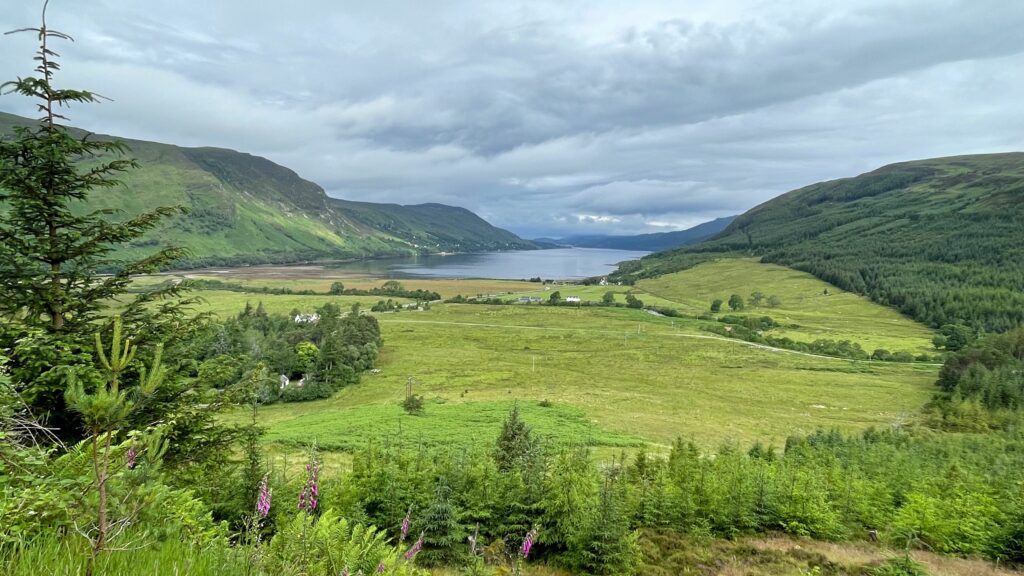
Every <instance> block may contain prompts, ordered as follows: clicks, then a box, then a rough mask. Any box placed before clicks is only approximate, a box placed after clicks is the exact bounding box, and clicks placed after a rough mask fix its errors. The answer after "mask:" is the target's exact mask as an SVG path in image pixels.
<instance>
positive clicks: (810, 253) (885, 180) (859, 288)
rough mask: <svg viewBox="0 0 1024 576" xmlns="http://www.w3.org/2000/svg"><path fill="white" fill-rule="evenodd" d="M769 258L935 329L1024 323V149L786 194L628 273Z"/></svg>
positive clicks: (890, 170) (914, 165)
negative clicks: (723, 259) (724, 258)
mask: <svg viewBox="0 0 1024 576" xmlns="http://www.w3.org/2000/svg"><path fill="white" fill-rule="evenodd" d="M723 254H733V255H750V256H760V257H762V260H763V261H764V262H769V263H776V264H782V265H785V266H789V267H791V268H796V269H798V270H803V271H806V272H810V273H811V274H813V275H815V276H817V277H818V278H821V279H822V280H825V281H826V282H829V283H831V284H834V285H836V286H839V287H840V288H843V289H845V290H849V291H851V292H856V293H859V294H863V295H866V296H868V297H870V298H871V299H872V300H874V301H876V302H879V303H881V304H885V305H888V306H892V307H894V308H896V309H898V310H899V311H901V312H903V313H905V314H907V315H909V316H911V317H913V318H915V319H917V320H920V321H922V322H925V323H927V324H930V325H932V326H940V325H943V324H948V323H964V324H968V325H970V326H973V327H975V328H978V329H984V330H993V331H1003V330H1006V329H1008V328H1011V327H1013V326H1016V325H1019V324H1021V323H1024V153H1011V154H989V155H977V156H956V157H949V158H937V159H931V160H921V161H916V162H905V163H900V164H893V165H890V166H886V167H883V168H880V169H878V170H875V171H873V172H869V173H867V174H862V175H860V176H857V177H855V178H845V179H841V180H834V181H829V182H822V183H818V184H813V185H811V186H807V187H805V188H801V189H799V190H794V191H792V192H789V193H786V194H783V195H782V196H779V197H777V198H775V199H772V200H770V201H768V202H766V203H764V204H761V205H760V206H757V207H755V208H753V209H752V210H750V211H748V212H747V213H745V214H743V215H742V216H740V217H738V218H737V219H736V220H735V221H734V222H733V223H732V224H731V225H729V227H728V228H726V229H725V230H724V231H723V232H722V233H721V234H719V235H718V236H716V237H714V238H713V239H711V240H708V241H705V242H702V243H700V244H697V245H694V246H688V247H685V248H681V249H676V250H672V251H668V252H660V253H656V254H651V255H649V256H647V257H645V258H643V259H642V260H641V261H639V262H638V263H636V264H628V265H626V266H624V267H623V268H620V271H619V273H618V276H619V277H620V278H625V279H627V280H628V279H631V278H632V279H638V278H651V277H657V276H661V275H663V274H667V273H671V272H676V271H679V270H682V269H685V268H689V267H690V266H693V265H694V264H696V263H698V262H702V261H704V260H707V259H709V258H713V257H717V256H721V255H723Z"/></svg>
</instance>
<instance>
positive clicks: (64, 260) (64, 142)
mask: <svg viewBox="0 0 1024 576" xmlns="http://www.w3.org/2000/svg"><path fill="white" fill-rule="evenodd" d="M14 32H31V33H33V34H35V35H36V36H37V37H38V39H39V48H38V50H37V51H36V56H35V61H36V63H37V65H36V68H35V75H34V76H29V77H25V78H18V79H17V80H14V81H11V82H6V83H4V84H2V85H0V92H2V93H4V94H15V95H19V96H23V97H27V98H33V99H35V100H36V106H37V109H38V111H39V114H40V117H39V118H38V121H37V122H34V123H31V124H30V125H27V126H19V127H16V128H15V129H14V133H13V135H11V136H10V137H6V138H0V204H3V205H4V207H5V209H4V210H3V211H0V318H2V319H3V320H4V322H3V323H2V324H3V326H2V329H0V347H2V348H6V349H11V350H13V353H12V354H11V363H10V369H11V372H12V374H13V375H14V376H15V379H16V380H17V381H18V382H20V383H21V384H22V385H23V386H24V387H25V388H26V389H24V390H23V396H24V397H25V398H26V400H27V401H28V403H29V404H30V407H31V408H32V409H33V410H34V411H35V413H36V414H38V415H42V416H48V417H49V424H50V425H51V426H55V427H60V428H62V433H63V435H67V434H68V432H69V431H70V429H72V428H74V427H75V426H76V425H77V424H78V422H74V421H73V419H69V418H68V415H69V412H68V411H67V410H65V409H64V404H63V398H62V397H63V391H64V386H65V383H64V380H63V378H62V377H56V376H54V375H53V374H52V370H51V368H53V367H54V366H59V365H62V364H63V365H67V364H76V363H78V364H80V363H91V362H92V359H91V354H90V352H91V350H90V349H91V338H92V334H93V332H94V331H95V329H96V327H97V326H96V325H97V324H98V323H99V319H100V318H101V316H102V311H103V307H104V306H106V305H107V303H109V302H110V301H111V300H113V299H115V298H118V297H121V300H122V301H123V302H125V305H126V308H125V309H123V310H122V312H121V315H122V317H123V319H124V323H125V327H126V329H127V330H128V331H130V332H135V333H140V334H145V335H146V337H147V338H149V339H150V341H151V343H155V342H158V341H161V340H165V339H167V336H168V335H167V333H166V332H167V331H168V330H170V329H171V328H168V327H166V326H160V322H161V321H160V320H158V317H161V316H162V317H164V318H165V319H166V318H168V317H171V318H175V319H177V321H178V322H180V321H182V315H181V309H180V307H179V304H178V302H177V300H176V298H175V297H177V296H179V295H180V292H181V290H182V288H183V286H181V285H174V284H170V283H168V284H167V285H166V286H164V287H162V288H160V289H157V290H154V291H151V292H149V293H147V294H143V295H137V296H135V297H134V298H124V296H125V295H126V292H127V287H128V284H129V283H130V281H131V276H132V275H133V274H139V273H145V272H152V271H155V270H157V269H159V268H162V267H165V266H167V265H168V264H170V263H171V262H173V261H174V260H176V259H178V258H180V257H181V256H183V255H184V251H183V250H181V249H178V248H164V249H162V250H159V251H158V252H156V253H155V254H153V255H151V256H149V257H147V258H143V259H141V260H136V261H129V262H122V261H120V260H118V259H116V258H115V256H114V251H115V249H116V248H117V247H118V246H120V245H123V244H126V243H128V242H131V241H133V240H135V239H137V238H139V237H140V236H142V235H143V234H144V233H146V232H147V231H149V230H152V229H153V228H154V227H155V226H156V225H157V224H159V223H160V222H161V221H163V220H164V219H165V218H167V217H169V216H171V215H173V214H176V213H178V212H180V211H181V209H180V208H172V207H161V208H156V209H154V210H151V211H149V212H145V213H142V214H138V215H133V216H129V217H123V218H120V217H118V216H117V215H116V214H115V211H114V210H93V211H88V210H85V209H84V208H85V206H87V201H88V199H89V197H90V196H91V195H93V194H98V193H101V192H102V191H105V190H110V189H111V188H113V187H115V186H117V185H118V184H119V181H118V180H117V175H119V174H121V173H123V172H125V171H127V170H129V169H131V168H134V167H136V166H137V164H136V162H135V161H134V160H131V159H128V158H125V157H124V154H125V152H126V151H127V149H126V147H125V146H124V145H123V144H121V143H119V142H116V141H111V140H105V139H101V138H97V137H95V136H94V135H92V134H88V133H80V132H78V131H73V130H71V129H69V128H67V127H65V126H63V125H62V124H61V122H64V121H67V118H66V117H65V116H64V115H63V114H62V111H63V109H65V108H67V107H68V106H70V105H72V104H80V103H94V102H98V101H99V100H100V99H101V97H100V96H98V95H97V94H95V93H93V92H89V91H85V90H74V89H65V88H57V87H55V86H54V83H53V80H54V75H55V73H56V72H57V71H58V70H60V66H59V64H58V63H57V57H58V54H57V53H56V52H54V50H53V49H52V48H51V46H50V43H51V41H52V40H71V37H70V36H68V35H66V34H63V33H61V32H57V31H55V30H51V29H49V28H48V27H47V26H46V9H45V5H44V9H43V17H42V24H41V25H40V26H39V27H38V28H25V29H21V30H16V31H14ZM165 297H167V298H169V299H170V300H168V301H164V302H163V303H162V305H160V306H150V303H152V302H154V301H156V300H160V299H162V298H165ZM154 310H155V312H154ZM48 372H51V374H49V376H47V373H48Z"/></svg>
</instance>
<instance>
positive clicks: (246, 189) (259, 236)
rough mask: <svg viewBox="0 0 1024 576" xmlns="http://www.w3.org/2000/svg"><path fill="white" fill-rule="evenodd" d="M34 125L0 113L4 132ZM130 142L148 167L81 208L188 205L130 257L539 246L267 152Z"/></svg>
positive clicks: (290, 257)
mask: <svg viewBox="0 0 1024 576" xmlns="http://www.w3.org/2000/svg"><path fill="white" fill-rule="evenodd" d="M28 122H30V121H29V120H27V119H25V118H21V117H18V116H13V115H10V114H4V113H0V134H9V133H10V132H11V131H12V130H13V128H14V126H17V125H24V124H27V123H28ZM101 138H103V136H101ZM123 141H124V142H125V143H126V144H127V145H128V146H129V147H130V148H131V155H132V157H134V158H136V159H137V160H138V162H139V164H140V168H138V169H136V170H133V171H130V172H128V173H126V174H124V175H123V177H122V178H121V179H122V180H123V182H124V184H125V186H123V187H119V188H114V189H110V190H103V191H97V192H95V193H93V194H92V195H91V196H90V200H89V204H88V205H87V206H82V207H81V209H82V210H94V209H100V208H111V209H117V210H121V211H122V214H123V215H124V216H129V215H133V214H137V213H139V212H142V211H144V210H149V209H152V208H153V207H155V206H172V205H174V206H185V207H187V208H188V209H189V213H188V214H187V215H185V216H181V217H178V218H176V219H174V220H173V221H171V222H170V223H169V224H168V225H167V226H165V227H163V228H162V229H160V230H158V231H156V232H154V233H152V234H150V235H148V236H147V237H146V239H145V240H143V241H141V242H137V243H135V244H134V245H132V246H131V247H130V248H128V249H126V250H124V251H122V254H121V255H122V256H125V257H133V258H135V257H139V256H141V255H143V254H147V253H150V252H152V251H153V249H154V248H156V247H158V246H163V245H175V246H183V247H187V248H189V249H190V250H191V251H192V258H191V260H190V261H188V262H185V263H183V264H184V265H186V266H201V265H234V264H255V263H287V262H298V261H305V260H318V259H338V258H353V257H368V256H385V255H400V254H412V253H435V252H472V251H485V250H507V249H531V248H535V247H536V246H535V245H534V244H533V243H531V242H528V241H526V240H523V239H521V238H519V237H518V236H516V235H515V234H512V233H511V232H508V231H506V230H502V229H500V228H495V227H494V226H491V225H490V224H488V223H487V222H485V221H484V220H483V219H481V218H479V217H478V216H476V215H475V214H473V213H472V212H470V211H468V210H466V209H464V208H457V207H452V206H445V205H441V204H419V205H413V206H399V205H396V204H373V203H369V202H350V201H346V200H340V199H336V198H331V197H329V196H327V194H326V193H325V192H324V190H323V189H322V188H321V187H320V186H318V185H316V184H314V183H312V182H309V181H308V180H303V179H302V178H300V177H299V176H298V175H297V174H296V173H295V172H293V171H292V170H289V169H288V168H285V167H283V166H280V165H277V164H275V163H273V162H271V161H270V160H267V159H266V158H261V157H259V156H252V155H250V154H245V153H241V152H236V151H234V150H226V149H222V148H182V147H179V146H172V145H168V144H160V143H156V142H145V141H140V140H123ZM101 160H103V159H102V158H98V159H94V160H91V161H90V162H86V163H83V164H86V165H87V164H89V163H92V162H99V161H101Z"/></svg>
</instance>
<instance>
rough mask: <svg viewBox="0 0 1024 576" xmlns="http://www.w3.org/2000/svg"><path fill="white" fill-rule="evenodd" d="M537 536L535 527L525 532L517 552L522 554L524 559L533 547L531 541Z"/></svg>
mask: <svg viewBox="0 0 1024 576" xmlns="http://www.w3.org/2000/svg"><path fill="white" fill-rule="evenodd" d="M536 538H537V529H536V528H534V529H533V530H530V531H529V532H527V533H526V538H523V545H522V546H521V547H520V548H519V553H520V554H522V555H523V559H524V560H525V559H526V558H527V557H528V556H529V555H530V550H532V549H533V541H534V540H535V539H536Z"/></svg>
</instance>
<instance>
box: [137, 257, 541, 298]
mask: <svg viewBox="0 0 1024 576" xmlns="http://www.w3.org/2000/svg"><path fill="white" fill-rule="evenodd" d="M168 278H172V279H184V278H191V279H203V280H220V281H223V282H230V283H232V284H240V285H242V286H247V287H252V288H288V289H291V290H294V291H300V290H312V291H314V292H324V293H326V292H327V291H328V290H329V289H330V287H331V284H333V283H334V282H342V283H343V284H344V285H345V287H346V288H357V289H360V290H366V289H370V288H377V287H379V286H380V285H381V284H383V283H384V282H385V280H382V279H380V278H375V277H370V276H363V275H353V274H351V273H346V272H341V271H338V270H332V269H330V268H325V267H323V266H316V265H311V266H252V267H247V268H229V269H223V270H222V271H221V272H220V273H218V272H217V271H216V270H202V271H196V272H188V273H184V272H179V273H169V274H162V275H159V276H151V277H149V278H147V279H145V280H143V282H144V283H145V282H158V281H162V280H166V279H168ZM399 282H401V283H402V286H404V287H405V288H406V289H407V290H430V291H433V292H437V293H438V294H440V295H441V297H442V298H451V297H452V296H455V295H457V294H462V295H463V296H487V295H499V294H500V295H504V294H512V293H518V292H524V291H528V290H532V289H534V288H536V287H537V284H534V283H532V282H525V281H521V280H490V279H484V278H461V279H460V278H452V279H448V278H443V279H442V278H438V279H434V278H408V279H406V278H403V279H400V280H399Z"/></svg>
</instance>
